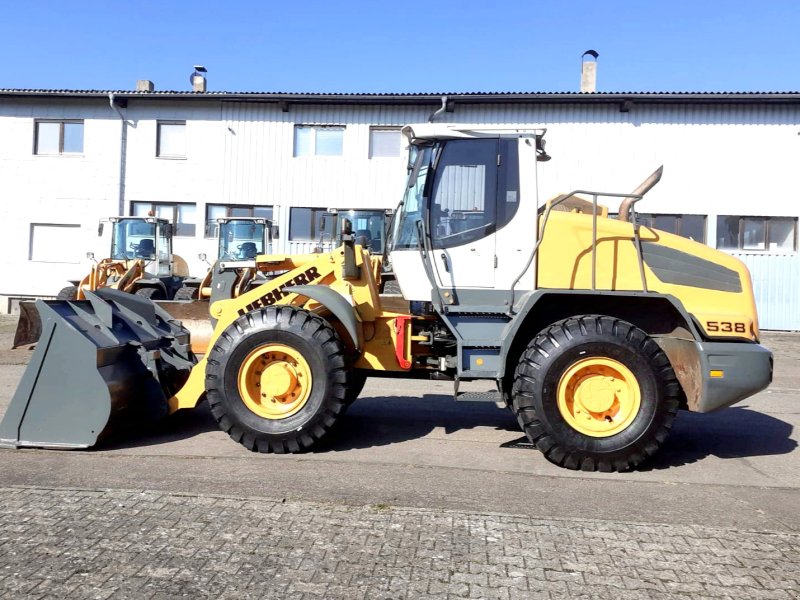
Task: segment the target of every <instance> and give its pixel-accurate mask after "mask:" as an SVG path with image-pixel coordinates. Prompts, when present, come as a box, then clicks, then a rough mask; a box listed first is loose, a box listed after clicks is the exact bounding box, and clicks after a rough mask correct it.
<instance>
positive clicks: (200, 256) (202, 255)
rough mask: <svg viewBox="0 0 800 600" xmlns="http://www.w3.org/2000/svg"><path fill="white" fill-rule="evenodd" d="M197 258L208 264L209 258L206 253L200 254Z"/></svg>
mask: <svg viewBox="0 0 800 600" xmlns="http://www.w3.org/2000/svg"><path fill="white" fill-rule="evenodd" d="M197 258H198V259H200V260H202V261H203V262H206V258H207V257H206V253H205V252H201V253H200V254H198V255H197Z"/></svg>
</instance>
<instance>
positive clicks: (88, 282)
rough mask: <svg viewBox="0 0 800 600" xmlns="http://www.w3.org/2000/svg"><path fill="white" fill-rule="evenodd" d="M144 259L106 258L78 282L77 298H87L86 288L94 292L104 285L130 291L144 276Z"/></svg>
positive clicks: (94, 265)
mask: <svg viewBox="0 0 800 600" xmlns="http://www.w3.org/2000/svg"><path fill="white" fill-rule="evenodd" d="M144 268H145V265H144V260H143V259H141V258H137V259H133V260H116V259H113V258H104V259H103V260H101V261H100V262H98V263H95V264H93V265H92V269H91V271H89V274H88V275H86V276H85V277H84V278H83V279H81V281H80V283H79V284H78V289H77V292H76V294H77V295H76V298H77V299H78V300H85V299H86V294H85V293H84V292H85V291H86V290H88V291H90V292H94V291H96V290H98V289H100V288H103V287H110V288H111V289H115V290H119V291H121V292H130V291H131V290H132V289H133V286H134V284H135V283H136V282H137V281H139V280H140V279H141V278H142V277H144Z"/></svg>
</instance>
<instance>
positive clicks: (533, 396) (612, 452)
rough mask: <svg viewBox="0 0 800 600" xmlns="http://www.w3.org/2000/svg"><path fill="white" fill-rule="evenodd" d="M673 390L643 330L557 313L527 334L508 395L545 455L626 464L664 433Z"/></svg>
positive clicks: (567, 462)
mask: <svg viewBox="0 0 800 600" xmlns="http://www.w3.org/2000/svg"><path fill="white" fill-rule="evenodd" d="M680 393H681V391H680V385H679V383H678V381H677V379H676V378H675V373H674V371H673V370H672V366H671V365H670V363H669V360H668V359H667V357H666V355H665V354H664V352H663V351H662V350H661V348H660V347H659V346H658V344H656V343H655V342H654V341H653V340H652V339H651V338H650V337H649V336H648V335H647V334H646V333H645V332H644V331H642V330H641V329H639V328H637V327H635V326H634V325H632V324H630V323H627V322H625V321H621V320H619V319H615V318H611V317H605V316H595V315H591V316H582V317H573V318H569V319H565V320H563V321H559V322H558V323H555V324H554V325H552V326H550V327H548V328H547V329H545V330H544V331H542V332H541V333H540V334H539V335H537V336H536V337H535V338H534V340H533V341H532V342H531V343H530V344H529V345H528V347H527V349H526V350H525V352H524V353H523V355H522V357H521V358H520V361H519V364H518V366H517V370H516V373H515V377H514V387H513V391H512V397H513V410H514V413H515V414H516V416H517V420H518V421H519V423H520V425H521V426H522V428H523V430H524V431H525V434H526V435H527V436H528V438H529V439H530V441H531V442H532V443H533V444H535V445H536V447H537V448H538V449H539V450H540V451H541V452H542V453H543V454H544V455H545V457H546V458H547V459H548V460H549V461H550V462H553V463H555V464H557V465H559V466H562V467H565V468H568V469H582V470H584V471H595V470H599V471H626V470H629V469H631V468H633V467H635V466H637V465H639V464H641V463H642V462H644V461H645V460H646V459H647V458H648V457H650V456H652V455H653V454H655V453H656V451H657V450H658V448H659V447H660V446H661V444H662V443H663V442H664V440H666V438H667V436H668V434H669V430H670V428H671V427H672V422H673V420H674V418H675V415H676V413H677V411H678V406H679V395H680Z"/></svg>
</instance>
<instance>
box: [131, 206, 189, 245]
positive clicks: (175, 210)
mask: <svg viewBox="0 0 800 600" xmlns="http://www.w3.org/2000/svg"><path fill="white" fill-rule="evenodd" d="M137 204H142V205H148V206H149V207H150V208H149V209H148V212H149V211H153V212H154V213H155V207H156V206H171V207H172V217H171V218H170V217H158V218H162V219H163V218H166V219H167V220H168V221H170V222H171V223H172V227H173V234H172V235H173V237H182V238H193V237H197V223H196V222H195V223H183V222H182V221H178V207H179V206H194V208H195V221H196V220H197V203H196V202H161V201H150V200H131V202H130V207H129V211H128V214H129V215H130V216H131V217H135V216H136V211H135V206H136V205H137ZM179 223H183V225H191V226H192V227H193V228H194V231H193V232H192V233H191V234H179V233H178V231H179Z"/></svg>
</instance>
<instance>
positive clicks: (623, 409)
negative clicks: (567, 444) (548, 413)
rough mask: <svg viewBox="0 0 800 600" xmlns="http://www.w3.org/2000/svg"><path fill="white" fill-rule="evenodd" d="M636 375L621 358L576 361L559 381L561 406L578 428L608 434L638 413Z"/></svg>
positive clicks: (595, 434) (625, 425)
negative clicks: (619, 359) (618, 359)
mask: <svg viewBox="0 0 800 600" xmlns="http://www.w3.org/2000/svg"><path fill="white" fill-rule="evenodd" d="M640 406H641V391H640V388H639V382H638V381H637V380H636V376H635V375H634V374H633V372H631V370H630V369H628V367H626V366H625V365H624V364H622V363H621V362H619V361H616V360H613V359H610V358H602V357H592V358H585V359H581V360H579V361H577V362H575V363H573V364H572V365H571V366H570V367H569V368H568V369H567V370H566V371H565V372H564V374H563V375H562V376H561V380H560V381H559V383H558V409H559V412H560V413H561V416H562V417H563V418H564V420H565V421H566V422H567V424H569V425H570V427H572V428H573V429H575V430H576V431H579V432H580V433H582V434H584V435H588V436H590V437H608V436H611V435H614V434H617V433H619V432H621V431H623V430H624V429H626V428H627V427H628V426H629V425H630V424H631V423H632V422H633V420H634V419H635V418H636V415H637V414H639V408H640Z"/></svg>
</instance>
